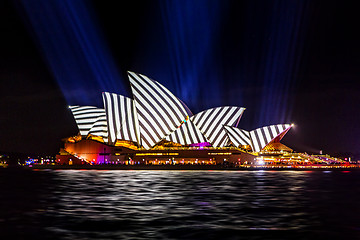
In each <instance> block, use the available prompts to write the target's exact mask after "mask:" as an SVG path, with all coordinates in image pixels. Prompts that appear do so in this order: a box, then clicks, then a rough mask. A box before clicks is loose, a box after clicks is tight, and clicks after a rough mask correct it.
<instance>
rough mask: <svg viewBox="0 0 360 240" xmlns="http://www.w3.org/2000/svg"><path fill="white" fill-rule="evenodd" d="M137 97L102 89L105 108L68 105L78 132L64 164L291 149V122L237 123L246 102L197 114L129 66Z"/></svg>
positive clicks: (235, 156)
mask: <svg viewBox="0 0 360 240" xmlns="http://www.w3.org/2000/svg"><path fill="white" fill-rule="evenodd" d="M128 77H129V81H130V85H131V90H132V95H133V98H128V97H124V96H121V95H118V94H115V93H109V92H104V93H102V97H103V103H104V108H98V107H94V106H69V108H70V110H71V112H72V114H73V116H74V119H75V121H76V124H77V126H78V128H79V134H78V135H77V136H73V137H70V138H67V139H64V148H62V149H61V150H60V153H59V155H58V156H57V159H58V161H59V163H63V164H154V165H157V164H224V163H231V164H239V163H240V162H251V161H253V160H254V159H256V158H257V157H259V156H261V155H262V154H264V153H271V152H277V151H281V152H292V150H291V149H290V148H289V147H287V146H285V145H283V144H281V143H280V140H281V139H282V138H283V137H284V135H285V134H286V133H287V132H288V131H289V130H290V128H291V127H292V125H290V124H278V125H271V126H265V127H260V128H257V129H255V130H251V131H248V130H244V129H241V128H238V125H239V122H240V119H241V117H242V115H243V113H244V110H245V108H242V107H236V106H223V107H215V108H211V109H208V110H205V111H202V112H199V113H196V114H193V113H192V112H191V111H190V110H189V108H188V107H187V106H186V105H185V104H184V103H183V102H182V101H181V100H180V99H178V98H177V97H176V96H175V95H174V94H173V93H171V92H170V91H169V90H168V89H167V88H165V87H164V86H163V85H162V84H160V83H159V82H157V81H154V80H152V79H150V78H148V77H146V76H144V75H141V74H137V73H133V72H128Z"/></svg>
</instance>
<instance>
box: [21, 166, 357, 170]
mask: <svg viewBox="0 0 360 240" xmlns="http://www.w3.org/2000/svg"><path fill="white" fill-rule="evenodd" d="M18 168H23V169H29V170H46V169H49V170H50V169H52V170H151V171H153V170H154V171H157V170H167V171H185V170H186V171H187V170H190V171H191V170H194V171H199V170H205V171H206V170H209V171H211V170H216V171H258V170H264V171H344V170H349V171H350V170H351V171H354V170H355V171H356V170H360V168H359V166H349V167H347V166H334V167H328V166H316V167H315V166H314V167H303V166H296V167H293V166H276V167H227V166H222V165H138V166H137V165H32V166H23V167H18Z"/></svg>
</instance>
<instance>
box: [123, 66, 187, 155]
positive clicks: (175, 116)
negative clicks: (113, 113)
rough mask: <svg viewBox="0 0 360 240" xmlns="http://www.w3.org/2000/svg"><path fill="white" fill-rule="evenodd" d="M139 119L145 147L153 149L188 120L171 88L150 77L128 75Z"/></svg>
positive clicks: (131, 73) (129, 73) (142, 141)
mask: <svg viewBox="0 0 360 240" xmlns="http://www.w3.org/2000/svg"><path fill="white" fill-rule="evenodd" d="M128 75H129V80H130V84H131V90H132V93H133V96H134V102H135V106H136V111H137V117H138V120H139V129H140V136H141V143H142V146H143V147H144V148H146V149H149V148H151V147H153V146H154V145H155V144H156V143H158V142H159V141H160V140H161V139H163V138H164V137H165V136H167V135H168V134H170V133H171V132H173V131H174V130H175V129H176V128H177V127H179V126H180V124H181V123H182V122H183V121H184V120H185V119H186V118H187V116H188V114H187V112H186V110H185V109H184V106H183V105H182V103H181V102H180V101H179V99H178V98H177V97H175V96H174V95H173V94H172V93H171V92H170V91H169V90H168V89H166V88H165V87H164V86H163V85H161V84H160V83H158V82H156V81H154V80H151V79H150V78H148V77H146V76H144V75H141V74H136V73H133V72H128Z"/></svg>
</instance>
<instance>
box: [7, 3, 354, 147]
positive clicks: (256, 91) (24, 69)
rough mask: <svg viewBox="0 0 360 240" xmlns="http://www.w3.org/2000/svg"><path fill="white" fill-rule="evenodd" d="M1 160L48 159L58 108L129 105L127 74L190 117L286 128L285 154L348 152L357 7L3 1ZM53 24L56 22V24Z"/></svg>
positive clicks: (63, 124) (70, 125)
mask: <svg viewBox="0 0 360 240" xmlns="http://www.w3.org/2000/svg"><path fill="white" fill-rule="evenodd" d="M2 5H3V7H2V8H1V11H2V12H1V15H2V17H3V21H2V32H3V33H4V34H3V35H4V39H5V43H3V44H2V53H3V54H2V56H1V66H0V67H1V72H0V74H1V81H0V111H1V116H0V151H7V152H20V153H29V154H55V153H56V152H57V151H58V150H59V147H60V146H61V139H62V138H65V137H69V136H72V135H75V134H77V132H78V130H77V127H76V124H75V121H74V119H73V117H72V115H71V112H70V111H69V109H68V108H67V106H68V105H85V104H86V105H94V106H98V107H102V106H101V104H102V97H101V92H102V91H110V92H114V93H118V94H123V95H125V96H131V91H130V86H129V85H128V80H127V76H126V71H127V70H130V71H134V72H137V73H142V74H145V75H147V76H149V77H151V78H153V79H154V80H156V81H159V82H160V83H161V84H163V85H164V86H166V87H167V88H169V89H170V90H171V91H172V92H173V93H174V94H175V95H176V96H178V97H179V98H180V99H181V100H183V101H184V102H185V103H186V104H187V105H188V107H189V108H190V109H191V111H192V112H193V113H194V114H195V113H197V112H200V111H202V110H205V109H207V108H211V107H217V106H226V105H228V106H239V107H245V108H246V111H245V112H244V114H243V116H242V119H241V120H240V123H239V125H238V126H239V127H240V128H243V129H247V130H251V129H255V128H258V127H262V126H265V125H271V124H280V123H295V124H296V126H295V128H294V129H291V130H290V132H289V133H288V134H287V136H286V137H285V138H284V139H283V143H285V144H286V145H288V146H289V147H291V148H293V149H294V150H296V151H306V152H319V151H320V150H323V152H324V153H335V152H354V153H355V152H359V151H360V150H359V147H360V137H359V136H360V127H359V122H360V113H359V109H360V81H359V80H360V68H359V66H360V45H359V44H358V43H359V40H360V39H359V37H358V36H357V31H356V29H357V25H358V23H359V22H360V21H359V20H360V19H359V18H360V17H359V16H358V13H357V8H356V7H355V6H354V5H351V4H349V3H344V2H342V1H334V0H330V1H316V2H314V1H255V2H254V1H250V0H249V1H131V2H119V3H116V6H115V5H112V4H111V3H107V2H103V1H76V2H74V1H70V0H65V1H60V0H55V1H51V2H49V1H25V0H24V1H5V2H4V3H3V4H2ZM55 13H56V14H55Z"/></svg>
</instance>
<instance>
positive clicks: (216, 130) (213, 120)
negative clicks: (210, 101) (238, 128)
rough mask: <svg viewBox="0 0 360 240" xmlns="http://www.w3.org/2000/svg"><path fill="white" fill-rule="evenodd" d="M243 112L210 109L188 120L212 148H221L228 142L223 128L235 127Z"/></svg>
mask: <svg viewBox="0 0 360 240" xmlns="http://www.w3.org/2000/svg"><path fill="white" fill-rule="evenodd" d="M244 110H245V108H241V107H217V108H211V109H208V110H205V111H202V112H200V113H198V114H195V115H194V116H192V117H191V118H190V120H191V121H192V122H193V123H194V124H195V125H196V126H197V127H198V128H199V129H200V131H201V132H202V133H203V134H204V135H205V137H206V138H207V139H209V140H210V143H211V144H212V145H213V147H223V146H225V145H226V144H227V142H228V140H229V138H228V136H227V134H226V131H225V130H224V127H223V126H224V125H228V126H235V125H237V123H238V122H239V120H240V118H241V115H242V114H243V112H244Z"/></svg>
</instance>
